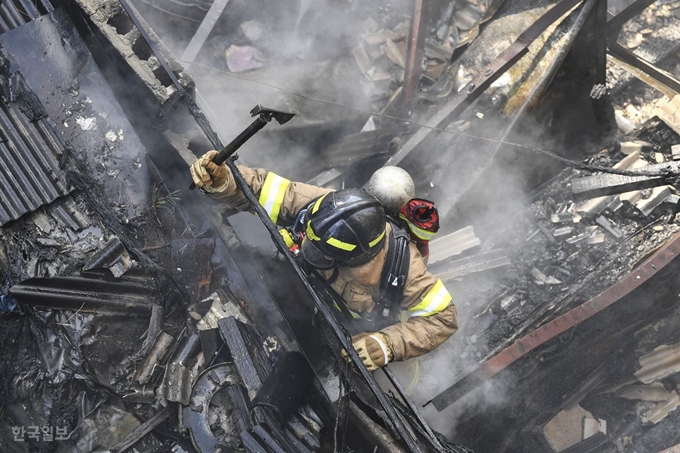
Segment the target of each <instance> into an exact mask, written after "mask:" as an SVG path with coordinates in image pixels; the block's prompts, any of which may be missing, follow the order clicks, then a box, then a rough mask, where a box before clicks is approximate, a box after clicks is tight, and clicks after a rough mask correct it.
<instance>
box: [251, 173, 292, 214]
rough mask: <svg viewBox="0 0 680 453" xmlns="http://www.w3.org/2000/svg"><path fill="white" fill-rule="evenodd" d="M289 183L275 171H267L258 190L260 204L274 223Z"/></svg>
mask: <svg viewBox="0 0 680 453" xmlns="http://www.w3.org/2000/svg"><path fill="white" fill-rule="evenodd" d="M289 185H290V180H288V179H286V178H282V177H281V176H279V175H277V174H276V173H273V172H271V171H270V172H269V173H267V177H266V178H265V180H264V185H263V186H262V190H261V191H260V200H259V201H260V204H261V205H262V206H263V207H264V209H265V211H267V214H269V218H270V219H272V222H274V223H276V221H277V220H278V218H279V212H280V211H281V204H282V203H283V197H284V196H285V195H286V190H288V186H289Z"/></svg>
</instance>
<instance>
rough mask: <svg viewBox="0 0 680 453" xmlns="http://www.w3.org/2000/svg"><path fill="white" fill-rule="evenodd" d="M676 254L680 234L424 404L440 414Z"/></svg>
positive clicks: (611, 301)
mask: <svg viewBox="0 0 680 453" xmlns="http://www.w3.org/2000/svg"><path fill="white" fill-rule="evenodd" d="M679 254H680V233H678V234H676V235H674V236H673V237H672V238H671V239H669V240H668V241H667V242H666V243H665V244H664V245H662V246H661V247H660V248H659V249H658V250H657V251H656V252H654V254H653V255H652V256H651V257H649V258H648V259H646V260H645V261H644V262H643V263H642V264H640V265H639V266H638V267H636V268H635V269H633V271H631V272H630V273H629V274H628V275H626V276H625V277H624V278H623V279H622V280H621V281H619V282H618V283H616V284H614V285H612V286H610V287H609V288H607V289H606V290H604V291H603V292H601V293H600V294H598V295H597V296H595V297H593V298H592V299H590V300H589V301H587V302H585V303H583V304H582V305H580V306H578V307H576V308H574V309H573V310H570V311H568V312H567V313H565V314H563V315H561V316H559V317H557V318H555V319H554V320H552V321H550V322H549V323H547V324H545V325H544V326H541V327H539V328H538V329H536V330H534V331H533V332H531V333H529V334H527V335H525V336H524V337H522V338H520V339H518V340H517V341H515V342H514V343H512V344H511V345H510V346H508V347H507V348H505V349H503V350H502V351H501V352H499V353H498V354H496V355H495V356H494V357H492V358H490V359H489V360H487V361H486V362H484V363H483V364H481V366H480V367H479V368H477V369H476V370H475V371H473V372H472V373H470V374H468V375H467V376H465V377H463V378H462V379H459V380H458V381H457V382H456V383H454V384H453V385H452V386H451V387H449V388H448V389H446V390H444V391H443V392H442V393H440V394H439V395H437V396H436V397H434V398H433V399H432V400H430V401H428V403H426V404H429V403H432V404H434V406H435V407H436V408H437V410H439V411H442V410H444V409H445V408H447V407H449V406H450V405H451V404H453V403H455V402H456V401H458V400H459V399H460V398H462V397H463V396H465V395H466V394H467V393H469V392H471V391H472V390H474V389H475V388H476V387H477V385H479V384H480V383H482V382H483V381H485V380H488V379H490V378H491V377H493V376H494V375H496V374H497V373H498V372H499V371H501V370H503V369H504V368H507V367H508V366H510V365H511V364H512V363H514V362H515V361H517V360H518V359H520V358H522V357H524V356H525V355H527V354H528V353H529V352H531V351H533V350H534V349H536V348H537V347H539V346H541V345H543V344H545V343H546V342H548V341H550V340H552V339H553V338H555V337H557V336H558V335H560V334H562V333H564V332H566V331H567V330H569V329H571V328H572V327H574V326H577V325H578V324H580V323H582V322H583V321H585V320H586V319H589V318H591V317H592V316H594V315H596V314H597V313H599V312H601V311H602V310H604V309H605V308H607V307H609V306H611V305H613V304H614V303H616V302H617V301H619V300H621V299H622V298H623V297H625V296H627V295H628V294H630V293H631V292H633V291H634V290H635V289H637V288H639V287H640V285H642V284H643V283H645V282H646V281H647V280H649V279H650V278H652V277H653V276H655V275H656V274H657V273H658V272H659V271H660V270H661V269H663V268H664V267H665V266H666V265H668V264H669V263H670V262H671V261H673V260H674V259H675V258H676V257H677V256H678V255H679Z"/></svg>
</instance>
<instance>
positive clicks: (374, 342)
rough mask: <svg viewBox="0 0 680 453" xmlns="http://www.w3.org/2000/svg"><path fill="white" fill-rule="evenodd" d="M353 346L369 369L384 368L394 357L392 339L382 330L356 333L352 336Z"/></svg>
mask: <svg viewBox="0 0 680 453" xmlns="http://www.w3.org/2000/svg"><path fill="white" fill-rule="evenodd" d="M352 346H354V349H356V351H357V354H359V357H360V358H361V361H362V362H364V365H366V368H367V369H368V371H375V370H377V369H378V368H382V367H384V366H385V365H387V364H388V363H389V362H390V361H391V360H393V359H394V347H393V346H392V340H391V339H390V337H389V336H387V335H386V334H384V333H382V332H374V333H361V334H359V335H355V336H353V337H352Z"/></svg>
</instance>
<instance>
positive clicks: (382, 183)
mask: <svg viewBox="0 0 680 453" xmlns="http://www.w3.org/2000/svg"><path fill="white" fill-rule="evenodd" d="M366 191H367V192H368V193H370V194H371V195H373V196H374V197H376V198H377V199H378V200H380V202H381V203H382V204H383V206H384V207H385V212H386V213H387V215H388V216H390V217H392V218H393V219H395V220H396V219H399V220H401V221H402V222H404V223H405V224H406V227H407V228H408V230H409V233H410V236H411V240H412V241H413V242H415V244H416V247H418V251H419V252H420V254H421V255H422V256H423V260H425V264H427V260H428V257H429V255H430V240H432V238H433V237H434V235H435V233H437V231H439V212H438V211H437V208H435V206H434V203H433V202H432V201H430V200H425V199H423V198H415V196H416V188H415V184H414V183H413V178H411V175H409V174H408V172H407V171H406V170H404V169H403V168H399V167H394V166H389V165H388V166H385V167H382V168H379V169H378V170H376V171H375V173H373V175H371V177H370V179H369V180H368V182H367V183H366Z"/></svg>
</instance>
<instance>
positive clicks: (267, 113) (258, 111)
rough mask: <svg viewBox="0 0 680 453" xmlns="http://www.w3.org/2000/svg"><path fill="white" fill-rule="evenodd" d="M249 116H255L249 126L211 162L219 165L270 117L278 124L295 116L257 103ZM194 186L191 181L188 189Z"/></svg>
mask: <svg viewBox="0 0 680 453" xmlns="http://www.w3.org/2000/svg"><path fill="white" fill-rule="evenodd" d="M250 116H257V119H256V120H255V121H253V122H252V123H251V124H250V126H248V127H247V128H245V130H244V131H243V132H241V133H240V134H239V136H238V137H236V138H235V139H234V140H232V141H231V143H229V144H228V145H227V146H225V147H224V148H222V151H220V153H219V154H218V155H217V156H215V158H214V159H213V162H215V163H216V164H217V165H221V164H222V163H223V162H224V161H225V160H227V159H228V158H229V157H230V156H231V155H232V154H234V153H235V152H236V150H238V149H239V148H240V147H241V146H242V145H243V144H244V143H245V142H247V141H248V139H250V137H252V136H253V135H255V134H256V133H257V131H259V130H260V129H262V128H263V127H265V126H266V125H267V123H268V122H270V121H271V120H272V118H273V119H275V120H276V121H277V122H278V123H279V124H286V123H287V122H288V121H290V120H291V119H292V118H293V117H294V116H295V113H286V112H281V111H279V110H274V109H268V108H266V107H262V106H261V105H260V104H258V105H256V106H255V107H254V108H253V109H252V110H251V111H250ZM194 188H196V184H195V183H193V182H192V183H191V185H190V186H189V190H193V189H194Z"/></svg>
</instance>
